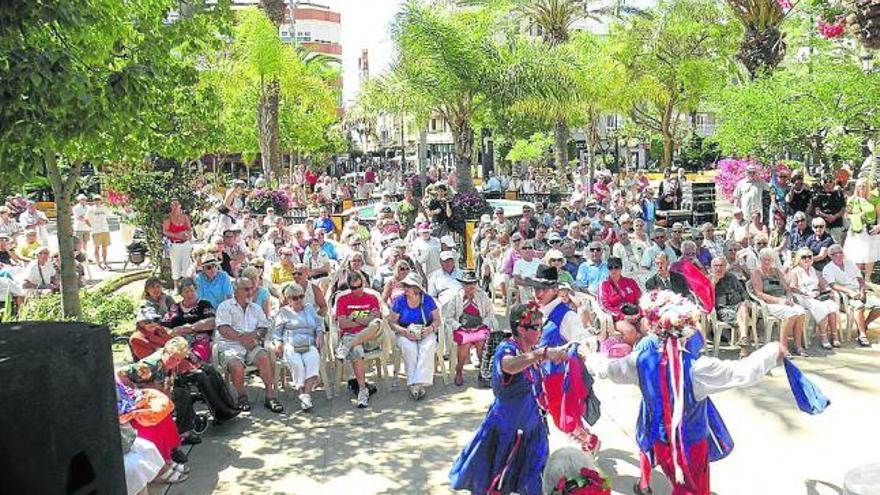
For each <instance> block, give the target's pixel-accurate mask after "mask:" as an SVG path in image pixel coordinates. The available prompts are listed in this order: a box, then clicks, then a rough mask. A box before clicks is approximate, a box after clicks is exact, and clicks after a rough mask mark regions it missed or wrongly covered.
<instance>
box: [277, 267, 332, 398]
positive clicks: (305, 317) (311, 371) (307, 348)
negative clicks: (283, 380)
mask: <svg viewBox="0 0 880 495" xmlns="http://www.w3.org/2000/svg"><path fill="white" fill-rule="evenodd" d="M282 292H283V294H284V299H285V301H287V304H286V305H285V306H282V307H281V308H279V309H278V313H277V314H276V315H275V330H274V332H273V337H272V340H273V342H274V343H275V355H276V356H277V357H278V358H279V359H281V360H282V362H284V363H285V364H286V365H287V367H288V369H290V373H291V374H292V375H293V385H294V387H296V389H297V390H298V391H299V401H300V406H301V408H302V410H303V411H308V410H310V409H311V408H312V396H311V393H312V389H314V388H315V384H316V383H317V381H318V372H319V371H320V367H321V348H322V347H324V320H322V319H321V317H320V316H318V313H317V312H316V311H315V308H313V307H312V306H311V305H309V304H305V303H304V298H305V292H304V291H303V288H302V287H301V286H299V285H298V284H295V283H290V284H287V285H286V286H284V290H283V291H282Z"/></svg>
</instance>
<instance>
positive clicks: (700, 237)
mask: <svg viewBox="0 0 880 495" xmlns="http://www.w3.org/2000/svg"><path fill="white" fill-rule="evenodd" d="M694 240H695V241H702V240H703V237H702V236H699V237H694Z"/></svg>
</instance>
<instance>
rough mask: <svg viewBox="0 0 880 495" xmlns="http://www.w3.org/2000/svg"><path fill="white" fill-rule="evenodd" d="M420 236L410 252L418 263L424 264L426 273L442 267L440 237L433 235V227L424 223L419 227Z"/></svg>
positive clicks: (423, 267) (427, 274)
mask: <svg viewBox="0 0 880 495" xmlns="http://www.w3.org/2000/svg"><path fill="white" fill-rule="evenodd" d="M418 232H419V236H418V237H417V238H416V239H415V240H414V241H413V243H412V245H411V247H410V254H411V255H412V258H413V260H415V261H416V263H418V264H420V265H421V266H422V270H423V271H424V273H425V275H426V276H428V277H430V276H431V274H432V273H434V272H435V271H437V270H439V269H440V239H438V238H436V237H433V236H432V235H431V227H430V225H428V224H427V223H423V224H422V225H419V227H418Z"/></svg>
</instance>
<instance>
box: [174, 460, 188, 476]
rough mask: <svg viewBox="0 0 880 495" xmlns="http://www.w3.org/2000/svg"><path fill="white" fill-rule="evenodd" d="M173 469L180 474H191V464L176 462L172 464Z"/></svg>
mask: <svg viewBox="0 0 880 495" xmlns="http://www.w3.org/2000/svg"><path fill="white" fill-rule="evenodd" d="M171 469H173V470H175V471H177V472H178V473H180V474H189V472H190V471H191V469H190V468H189V466H187V465H186V464H178V463H176V462H175V463H174V464H172V465H171Z"/></svg>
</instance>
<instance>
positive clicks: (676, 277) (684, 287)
mask: <svg viewBox="0 0 880 495" xmlns="http://www.w3.org/2000/svg"><path fill="white" fill-rule="evenodd" d="M654 266H655V267H656V268H657V273H655V274H654V275H652V276H651V278H649V279H648V280H647V281H646V282H645V288H646V289H648V290H649V291H651V290H655V289H658V290H671V291H672V292H675V293H676V294H679V295H682V296H685V297H688V296H690V295H691V290H690V288H689V287H688V284H687V280H685V278H684V276H683V275H681V274H680V273H675V272H670V271H669V256H667V255H666V253H664V252H662V251H661V252H659V253H657V254H656V255H655V256H654Z"/></svg>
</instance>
